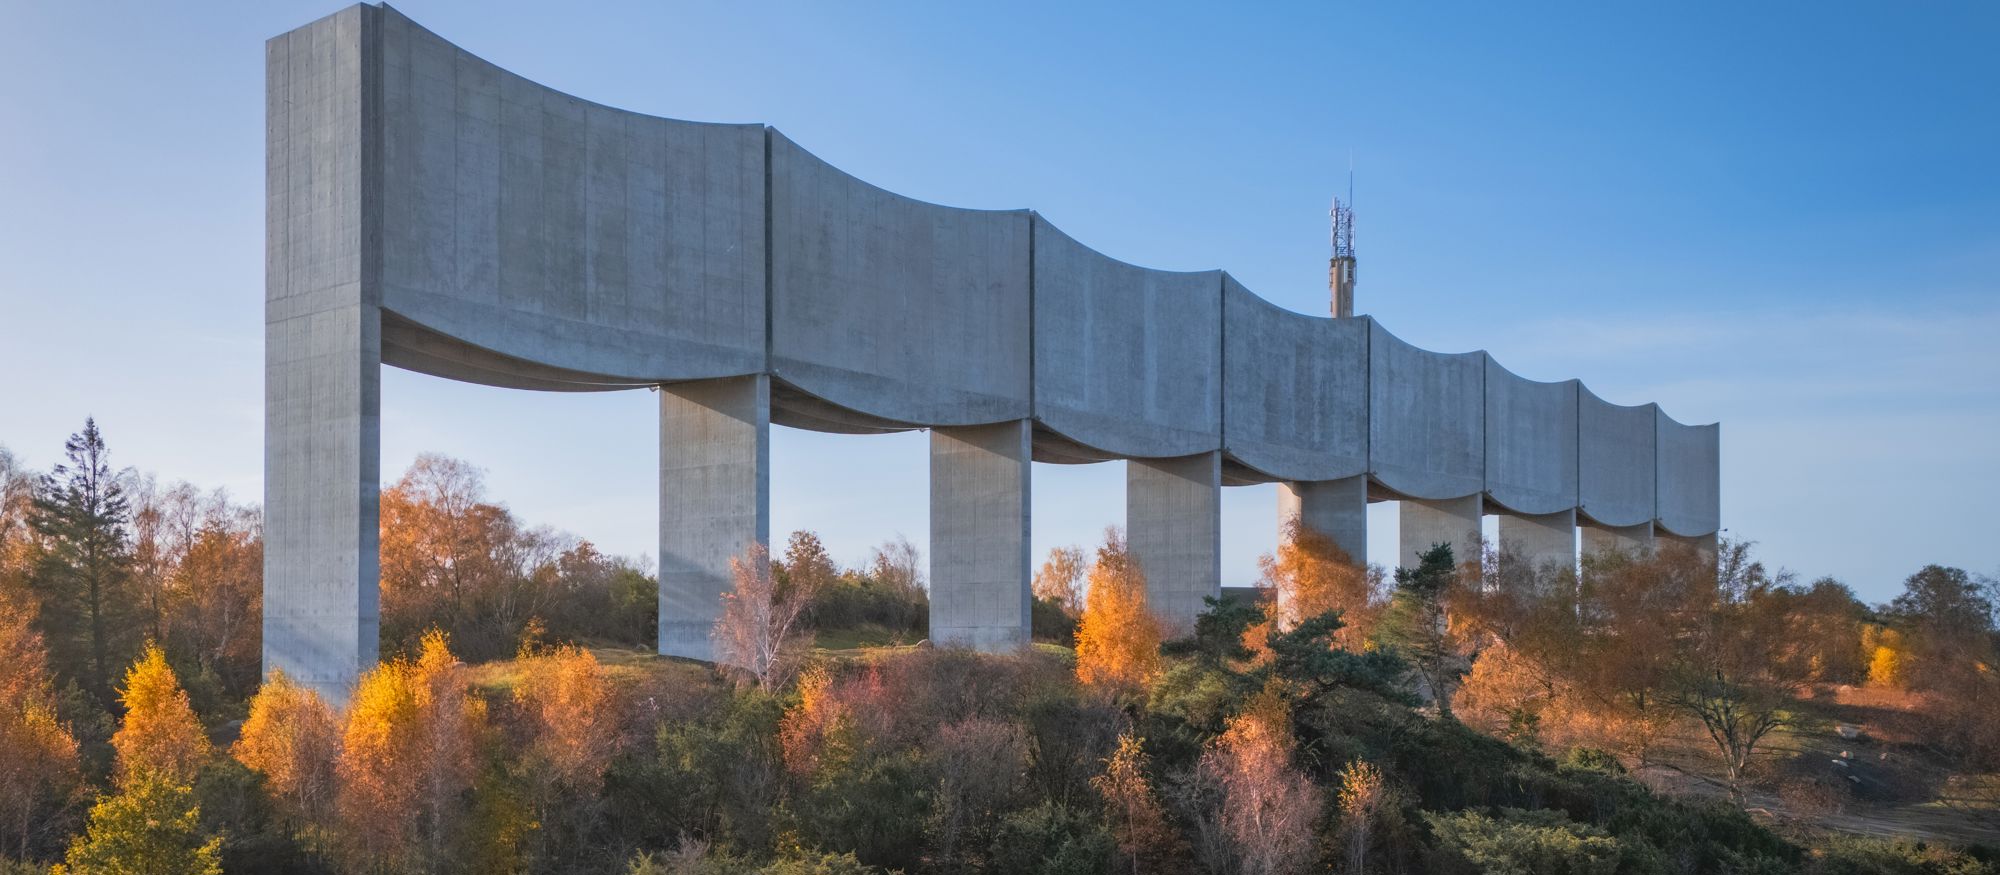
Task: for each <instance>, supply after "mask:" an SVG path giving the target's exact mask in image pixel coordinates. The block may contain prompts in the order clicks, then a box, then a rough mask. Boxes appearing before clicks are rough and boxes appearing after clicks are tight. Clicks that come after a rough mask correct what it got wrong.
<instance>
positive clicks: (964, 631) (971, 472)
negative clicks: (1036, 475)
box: [931, 419, 1033, 651]
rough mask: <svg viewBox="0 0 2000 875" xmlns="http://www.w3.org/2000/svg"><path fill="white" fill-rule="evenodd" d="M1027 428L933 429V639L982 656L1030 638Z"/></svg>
mask: <svg viewBox="0 0 2000 875" xmlns="http://www.w3.org/2000/svg"><path fill="white" fill-rule="evenodd" d="M1032 440H1033V436H1032V429H1031V426H1030V424H1029V422H1028V421H1027V420H1025V419H1022V420H1015V421H1013V422H1003V423H999V424H997V425H971V426H961V427H956V428H934V429H931V640H932V641H935V642H937V643H939V644H962V645H966V646H969V647H973V648H977V649H980V650H987V651H998V650H1011V649H1014V648H1017V647H1022V646H1024V645H1026V644H1027V643H1028V640H1029V624H1028V618H1029V604H1030V600H1031V598H1032V597H1031V595H1030V589H1029V583H1030V575H1031V573H1032V572H1031V571H1030V570H1029V562H1030V557H1029V552H1028V551H1029V541H1028V533H1029V521H1030V518H1029V506H1030V505H1029V499H1030V487H1031V484H1030V482H1029V481H1030V469H1031V467H1032V464H1031V463H1032V458H1031V454H1032V450H1031V448H1030V444H1031V442H1032Z"/></svg>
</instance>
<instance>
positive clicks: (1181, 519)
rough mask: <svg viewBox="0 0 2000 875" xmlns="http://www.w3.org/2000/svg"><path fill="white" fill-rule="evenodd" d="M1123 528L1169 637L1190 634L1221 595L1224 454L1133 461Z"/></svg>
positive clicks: (1128, 468)
mask: <svg viewBox="0 0 2000 875" xmlns="http://www.w3.org/2000/svg"><path fill="white" fill-rule="evenodd" d="M1125 529H1126V535H1125V540H1126V546H1127V548H1128V549H1130V550H1131V553H1132V557H1133V558H1134V559H1136V560H1138V562H1139V568H1140V570H1141V571H1143V572H1145V575H1146V603H1147V605H1149V606H1150V607H1151V608H1152V609H1153V613H1154V614H1155V615H1156V616H1158V617H1159V618H1160V621H1161V622H1162V623H1164V624H1165V625H1166V628H1167V634H1168V635H1170V636H1173V635H1181V634H1186V633H1187V632H1189V631H1192V630H1193V629H1194V620H1195V618H1196V617H1198V616H1200V615H1201V612H1202V611H1203V610H1205V609H1206V605H1203V604H1202V599H1203V598H1205V597H1210V596H1220V595H1221V593H1222V454H1221V453H1219V452H1208V453H1199V454H1196V455H1193V456H1181V457H1179V458H1173V459H1130V460H1127V461H1126V463H1125Z"/></svg>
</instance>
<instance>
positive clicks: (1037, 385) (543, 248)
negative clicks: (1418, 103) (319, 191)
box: [357, 7, 1719, 535]
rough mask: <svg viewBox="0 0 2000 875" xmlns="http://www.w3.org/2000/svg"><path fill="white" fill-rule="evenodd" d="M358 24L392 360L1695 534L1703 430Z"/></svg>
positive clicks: (770, 143)
mask: <svg viewBox="0 0 2000 875" xmlns="http://www.w3.org/2000/svg"><path fill="white" fill-rule="evenodd" d="M364 10H367V11H370V12H371V13H372V12H374V11H375V10H373V8H368V7H364ZM378 29H379V64H380V76H379V81H380V94H381V103H380V117H379V123H378V124H377V125H376V126H375V127H376V129H377V130H378V131H379V138H378V139H377V141H376V142H378V143H379V149H380V153H379V168H380V170H379V184H378V185H377V186H376V187H375V188H374V189H373V194H374V195H375V197H376V198H377V199H378V201H379V204H380V208H379V214H377V215H375V216H374V217H373V220H374V224H375V226H376V227H377V228H378V229H379V232H380V234H381V246H380V250H379V251H380V256H379V261H380V274H379V275H380V291H381V304H380V307H381V309H382V311H383V316H382V322H381V325H382V328H381V335H382V341H381V343H382V353H381V356H382V360H383V361H385V362H388V363H390V364H395V365H399V366H402V367H407V368H411V369H413V370H419V371H424V372H427V373H434V374H438V375H440V376H446V377H450V378H453V379H462V380H471V381H476V382H486V383H494V384H498V385H510V386H518V387H521V388H532V389H553V390H563V389H570V390H575V389H612V388H624V387H629V386H634V385H651V384H656V383H662V382H676V381H683V380H694V379H705V378H715V377H728V376H739V375H749V374H759V373H762V374H768V375H769V376H771V377H772V379H773V387H772V390H771V392H772V401H771V404H772V416H773V419H774V421H777V422H780V423H784V424H789V425H796V426H800V427H804V428H814V429H820V430H827V431H871V430H894V429H903V428H921V427H941V426H967V425H979V424H985V423H995V422H1004V421H1008V420H1015V419H1031V420H1033V422H1034V425H1035V434H1036V441H1037V457H1038V458H1041V457H1046V458H1051V459H1062V460H1066V461H1089V460H1096V459H1109V458H1166V457H1178V456H1186V455H1192V454H1196V453H1202V452H1208V451H1213V450H1216V449H1221V450H1222V451H1223V453H1224V455H1225V461H1226V463H1227V465H1228V467H1229V469H1230V471H1231V472H1232V482H1245V481H1254V480H1267V481H1319V480H1333V479H1339V478H1343V477H1349V476H1355V475H1358V474H1362V473H1366V474H1369V475H1371V477H1372V480H1373V481H1374V482H1375V483H1376V484H1378V485H1379V486H1380V487H1381V488H1382V489H1383V490H1385V493H1386V494H1390V495H1397V496H1403V497H1409V498H1418V499H1429V500H1442V499H1452V498H1460V497H1464V496H1469V495H1475V494H1483V495H1485V496H1486V497H1487V498H1489V499H1490V500H1491V501H1492V502H1493V503H1494V504H1495V505H1497V506H1498V507H1501V508H1504V509H1506V510H1509V511H1512V512H1515V513H1523V514H1545V513H1553V512H1557V511H1561V510H1566V509H1570V508H1575V509H1578V510H1580V511H1581V512H1582V513H1583V514H1584V515H1585V516H1586V517H1587V518H1588V519H1590V520H1591V521H1594V522H1597V523H1600V524H1603V525H1618V526H1624V525H1635V524H1638V523H1642V522H1647V521H1653V520H1657V521H1658V522H1659V524H1660V525H1661V527H1662V528H1664V529H1666V530H1668V531H1670V532H1673V533H1675V534H1682V535H1702V534H1707V533H1709V532H1713V531H1715V530H1716V528H1717V527H1718V526H1719V514H1718V512H1717V510H1716V503H1717V499H1716V497H1717V488H1716V483H1715V481H1716V476H1717V475H1716V464H1717V445H1718V440H1717V429H1716V427H1714V426H1699V427H1690V426H1683V425H1681V424H1679V423H1677V422H1674V421H1673V420H1672V419H1670V418H1668V417H1666V416H1665V414H1663V413H1659V412H1658V411H1657V408H1655V407H1654V406H1652V405H1645V406H1641V407H1620V406H1617V405H1612V404H1609V403H1607V402H1605V401H1603V400H1601V399H1599V398H1598V397H1597V396H1596V395H1594V394H1592V393H1591V392H1590V391H1589V390H1588V389H1585V388H1583V387H1581V386H1580V385H1579V384H1578V383H1576V381H1564V382H1559V383H1541V382H1536V381H1532V380H1527V379H1524V378H1521V377H1519V376H1516V375H1514V374H1513V373H1512V372H1510V371H1508V370H1506V369H1505V368H1504V367H1502V366H1501V365H1500V364H1499V363H1498V362H1495V361H1493V360H1492V359H1491V358H1490V357H1489V356H1487V355H1486V354H1484V353H1480V352H1471V353H1437V352H1432V351H1429V350H1425V349H1422V348H1419V347H1416V346H1414V345H1411V344H1409V343H1406V342H1404V341H1403V340H1401V339H1399V338H1397V337H1396V336H1395V335H1393V334H1391V333H1390V332H1389V331H1388V330H1387V329H1385V328H1383V327H1382V326H1381V325H1380V324H1378V323H1376V322H1375V321H1374V320H1372V319H1369V318H1366V317H1363V318H1359V319H1352V320H1335V319H1327V318H1320V317H1311V316H1305V315H1302V314H1298V313H1293V312H1290V311H1287V310H1284V309H1282V308H1280V307H1277V306H1275V305H1272V304H1270V303H1269V302H1267V301H1264V300H1263V299H1261V298H1259V297H1257V296H1256V295H1255V294H1254V293H1252V292H1250V291H1249V290H1247V289H1245V288H1244V287H1243V286H1242V285H1241V284H1240V283H1238V282H1236V281H1235V280H1234V279H1233V278H1231V277H1229V276H1228V275H1226V274H1223V273H1221V272H1220V271H1199V272H1173V271H1160V270H1152V269H1149V268H1144V267H1139V266H1136V265H1131V264H1127V263H1125V262H1122V261H1118V260H1117V259H1114V258H1111V257H1109V256H1106V255H1103V254H1101V253H1099V252H1097V251H1095V250H1093V249H1091V248H1089V247H1088V246H1086V245H1084V244H1082V243H1080V242H1078V241H1077V240H1075V239H1073V238H1071V237H1070V236H1069V235H1067V234H1065V233H1063V231H1062V230H1061V229H1059V228H1057V227H1056V226H1055V225H1054V224H1052V223H1051V222H1049V221H1048V220H1047V219H1044V218H1042V217H1040V216H1037V215H1035V214H1033V213H1031V212H1028V211H1025V210H1008V211H990V210H967V209H959V208H954V207H946V206H939V205H936V204H931V203H926V202H923V201H919V200H915V199H912V198H908V197H904V196H902V195H898V194H896V193H893V192H889V191H884V190H882V189H880V188H877V187H875V186H872V185H869V184H868V183H866V182H863V181H861V180H858V179H856V178H854V177H852V176H850V175H848V174H846V173H844V172H842V171H840V170H839V169H838V168H835V167H833V166H832V165H830V164H828V163H826V162H824V161H822V160H820V159H819V158H817V157H815V156H814V155H812V154H811V153H810V152H808V151H806V150H805V149H804V148H802V147H800V146H799V145H798V144H796V143H794V142H792V140H790V139H789V138H787V137H785V136H784V135H783V134H781V133H779V132H777V131H775V130H773V129H770V128H768V127H765V126H762V125H723V124H706V123H698V122H687V121H678V120H673V119H663V118H655V117H651V116H645V115H640V114H636V113H631V112H625V111H623V110H617V109H612V108H609V107H604V106H600V105H597V104H594V103H590V102H588V101H584V100H579V99H577V98H575V97H571V96H569V95H566V94H562V93H560V92H557V91H554V90H552V89H549V88H545V87H542V86H540V85H537V84H535V83H533V82H531V81H528V80H526V79H523V78H521V77H519V76H516V75H514V74H512V73H509V72H507V71H505V70H502V69H500V68H498V67H496V66H494V65H492V64H490V63H487V62H486V61H484V60H481V59H480V58H478V57H476V56H474V55H472V54H470V53H467V52H465V51H463V50H461V49H459V48H457V47H456V46H453V45H452V44H450V43H448V42H446V41H445V40H443V39H441V38H439V37H438V36H437V35H435V34H433V33H431V32H430V31H427V30H425V29H423V28H422V27H420V26H418V25H416V24H415V23H413V22H411V21H410V20H409V19H408V18H406V17H404V16H402V15H401V14H399V13H397V12H396V11H395V10H393V9H388V8H387V7H381V8H380V9H379V28H378ZM357 133H358V131H357ZM1044 445H1046V447H1047V449H1046V452H1044V450H1043V446H1044ZM1656 484H1657V485H1656Z"/></svg>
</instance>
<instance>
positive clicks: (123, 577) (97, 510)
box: [29, 419, 140, 708]
mask: <svg viewBox="0 0 2000 875" xmlns="http://www.w3.org/2000/svg"><path fill="white" fill-rule="evenodd" d="M63 453H64V457H65V459H66V460H67V461H65V462H64V463H63V464H60V465H57V466H55V468H53V469H51V470H50V471H49V473H48V474H47V475H45V476H43V477H42V478H41V480H40V482H39V483H38V485H37V488H36V495H35V498H34V503H33V510H32V511H31V513H30V517H29V522H30V525H31V526H32V527H33V529H34V531H35V533H36V534H37V535H39V536H40V537H41V539H42V545H43V547H42V552H41V554H40V556H39V561H38V562H37V563H36V567H35V570H34V575H33V576H34V588H35V590H36V592H37V595H38V596H39V597H40V600H41V606H42V609H41V614H40V624H41V630H42V634H43V636H44V637H45V638H46V639H47V641H48V646H49V650H50V656H51V658H52V661H53V662H54V663H55V664H56V665H57V666H59V667H61V668H62V669H64V670H66V671H67V672H69V673H70V674H72V675H73V676H75V677H77V678H79V679H81V681H82V682H83V685H84V687H85V689H87V690H89V691H90V692H91V693H92V694H93V695H95V696H96V697H97V699H98V701H99V702H100V703H101V704H103V705H105V706H106V707H107V708H108V707H109V706H110V704H111V702H112V697H113V693H112V690H111V671H112V666H113V665H115V664H117V663H119V662H122V661H123V660H124V659H125V658H126V657H127V655H128V654H130V653H131V652H132V650H133V649H134V648H135V646H136V645H137V643H138V641H137V638H136V635H135V633H136V631H137V630H136V628H135V627H134V625H133V608H134V607H135V606H136V605H137V604H138V603H139V602H140V599H139V598H137V597H136V594H135V593H134V592H133V591H132V590H133V585H132V573H131V572H132V568H131V565H132V559H131V550H130V544H129V543H128V528H127V527H128V524H129V522H130V510H131V508H130V504H129V502H128V501H127V500H126V497H125V492H124V488H123V487H122V486H120V485H119V483H118V479H117V477H116V476H115V475H114V474H113V473H112V470H111V462H110V452H109V451H108V450H107V449H106V448H105V445H104V435H103V434H102V433H101V432H99V431H98V429H97V421H96V420H94V419H86V420H84V423H83V431H81V432H78V433H76V434H74V435H71V436H70V439H69V441H68V442H67V443H65V444H64V445H63Z"/></svg>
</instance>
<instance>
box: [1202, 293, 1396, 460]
mask: <svg viewBox="0 0 2000 875" xmlns="http://www.w3.org/2000/svg"><path fill="white" fill-rule="evenodd" d="M1222 322H1223V329H1222V333H1223V349H1224V353H1223V356H1222V367H1223V393H1224V397H1225V398H1226V399H1227V401H1226V402H1225V404H1224V407H1223V430H1222V431H1223V450H1224V451H1225V452H1226V453H1228V455H1229V457H1230V458H1231V459H1234V460H1235V461H1237V462H1239V463H1241V464H1242V465H1244V466H1246V467H1248V468H1251V469H1254V470H1255V471H1257V472H1259V473H1262V474H1264V475H1267V476H1268V477H1270V478H1271V479H1273V480H1295V481H1318V480H1338V479H1342V478H1346V477H1352V476H1355V475H1357V474H1362V473H1364V472H1366V471H1367V470H1368V344H1369V326H1371V325H1373V324H1374V320H1372V319H1368V318H1366V317H1363V318H1359V319H1332V318H1325V317H1314V316H1306V315H1304V314H1301V313H1294V312H1292V311H1290V310H1286V309H1284V308H1283V307H1279V306H1277V305H1275V304H1272V303H1271V302H1269V301H1266V300H1264V299H1263V298H1260V297H1258V296H1257V295H1256V294H1255V293H1253V292H1251V291H1250V290H1249V289H1247V288H1245V287H1244V286H1243V284H1242V283H1240V282H1237V280H1236V278H1235V277H1232V276H1230V275H1228V274H1227V273H1225V274H1223V277H1222Z"/></svg>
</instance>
